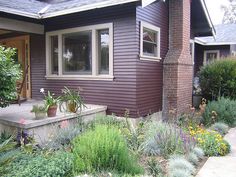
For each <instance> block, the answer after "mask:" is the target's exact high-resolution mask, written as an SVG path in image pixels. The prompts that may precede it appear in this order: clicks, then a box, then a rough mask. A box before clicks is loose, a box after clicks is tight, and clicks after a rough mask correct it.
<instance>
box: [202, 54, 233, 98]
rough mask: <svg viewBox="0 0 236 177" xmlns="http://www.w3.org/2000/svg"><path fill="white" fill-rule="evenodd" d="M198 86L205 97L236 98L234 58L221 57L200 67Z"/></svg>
mask: <svg viewBox="0 0 236 177" xmlns="http://www.w3.org/2000/svg"><path fill="white" fill-rule="evenodd" d="M199 78H200V86H201V89H202V93H203V96H204V97H205V98H206V99H210V100H213V99H216V98H217V97H219V96H224V97H230V98H232V99H236V59H230V58H228V59H221V60H218V61H215V62H214V63H211V64H208V65H206V66H204V67H202V68H201V70H200V72H199Z"/></svg>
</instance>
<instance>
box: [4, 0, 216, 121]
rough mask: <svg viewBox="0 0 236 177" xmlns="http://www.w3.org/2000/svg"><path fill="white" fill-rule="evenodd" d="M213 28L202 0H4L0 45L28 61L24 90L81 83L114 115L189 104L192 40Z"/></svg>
mask: <svg viewBox="0 0 236 177" xmlns="http://www.w3.org/2000/svg"><path fill="white" fill-rule="evenodd" d="M209 35H214V28H213V25H212V23H211V20H210V17H209V14H208V11H207V8H206V5H205V2H204V0H156V1H155V0H86V1H84V0H83V1H82V0H40V1H39V0H24V1H21V0H7V1H5V0H0V44H1V45H5V46H7V47H15V48H17V59H18V61H19V63H21V64H22V68H23V69H24V68H25V67H26V66H28V65H29V68H30V69H29V72H28V74H27V79H26V82H25V85H24V89H23V92H22V96H23V97H26V98H28V99H30V98H33V99H38V98H40V97H41V94H40V92H39V89H40V88H45V89H46V90H47V89H48V90H50V91H53V92H55V93H56V94H60V93H61V89H62V88H63V87H64V86H68V87H69V88H77V87H81V88H83V91H82V95H83V96H84V99H85V102H86V103H93V104H100V105H107V106H108V113H115V114H117V115H123V114H124V111H125V109H129V110H130V114H131V116H132V117H138V116H144V115H147V114H149V113H154V112H158V111H161V110H163V113H168V110H169V109H177V111H178V112H181V111H183V110H184V109H186V107H187V106H188V104H191V99H192V77H193V61H192V57H191V55H190V54H191V53H192V50H191V49H192V44H191V40H190V39H193V38H194V37H196V36H209Z"/></svg>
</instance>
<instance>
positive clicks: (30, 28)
mask: <svg viewBox="0 0 236 177" xmlns="http://www.w3.org/2000/svg"><path fill="white" fill-rule="evenodd" d="M0 22H1V23H0V29H3V30H9V31H18V32H25V33H34V34H44V25H40V24H35V23H30V22H25V21H20V20H13V19H9V18H3V17H0Z"/></svg>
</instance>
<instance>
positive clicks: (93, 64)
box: [46, 23, 113, 80]
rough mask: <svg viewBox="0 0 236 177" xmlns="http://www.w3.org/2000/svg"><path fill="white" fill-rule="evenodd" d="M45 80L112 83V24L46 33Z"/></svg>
mask: <svg viewBox="0 0 236 177" xmlns="http://www.w3.org/2000/svg"><path fill="white" fill-rule="evenodd" d="M46 53H47V55H46V58H47V73H46V77H47V78H48V79H102V80H112V79H113V28H112V23H108V24H100V25H93V26H86V27H78V28H71V29H66V30H59V31H53V32H48V33H46Z"/></svg>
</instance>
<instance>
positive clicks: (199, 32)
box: [191, 0, 216, 37]
mask: <svg viewBox="0 0 236 177" xmlns="http://www.w3.org/2000/svg"><path fill="white" fill-rule="evenodd" d="M191 27H192V30H193V33H194V36H195V37H203V36H215V35H216V31H215V28H214V25H213V23H212V20H211V18H210V15H209V12H208V9H207V6H206V3H205V0H198V1H196V0H192V3H191Z"/></svg>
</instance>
